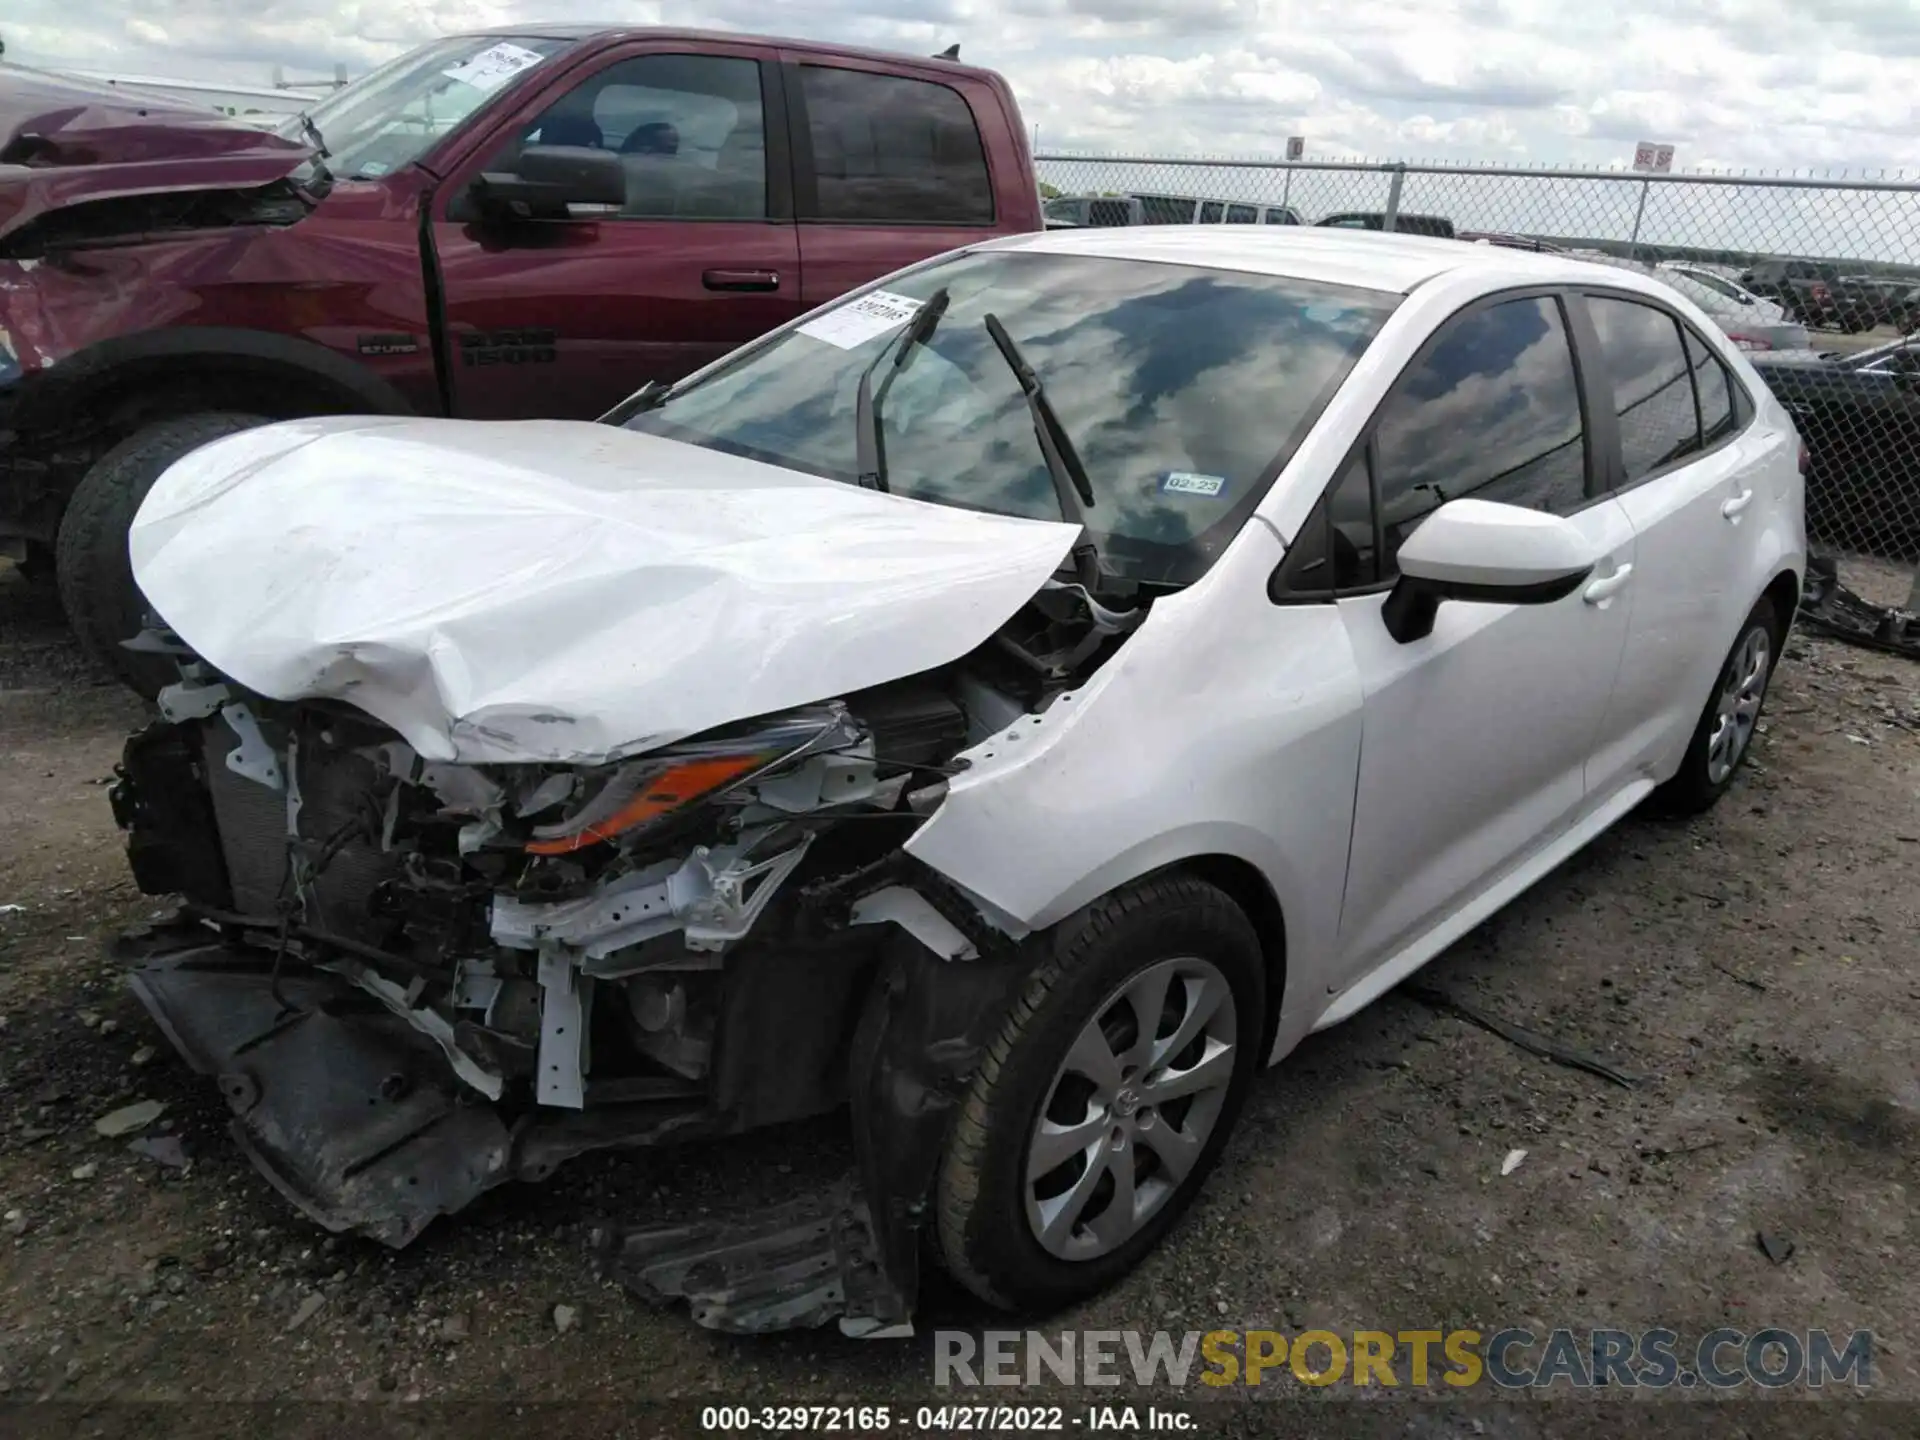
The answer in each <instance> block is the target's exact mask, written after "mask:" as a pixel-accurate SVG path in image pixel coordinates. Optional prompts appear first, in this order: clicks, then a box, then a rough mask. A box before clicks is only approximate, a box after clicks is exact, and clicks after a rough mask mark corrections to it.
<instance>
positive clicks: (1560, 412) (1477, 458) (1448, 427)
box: [1374, 297, 1587, 565]
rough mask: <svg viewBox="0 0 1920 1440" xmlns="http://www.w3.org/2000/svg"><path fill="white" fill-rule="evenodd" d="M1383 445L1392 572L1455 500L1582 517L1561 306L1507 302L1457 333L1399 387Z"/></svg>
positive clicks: (1458, 324)
mask: <svg viewBox="0 0 1920 1440" xmlns="http://www.w3.org/2000/svg"><path fill="white" fill-rule="evenodd" d="M1374 444H1375V447H1376V459H1377V462H1378V466H1379V469H1378V472H1377V474H1376V477H1375V479H1376V485H1377V489H1378V494H1379V504H1380V521H1381V529H1382V543H1383V547H1384V549H1383V553H1382V556H1381V559H1382V562H1383V564H1385V565H1391V563H1392V561H1393V557H1394V556H1395V555H1396V554H1397V553H1398V552H1399V549H1400V545H1401V543H1402V542H1403V541H1405V539H1406V538H1407V536H1408V535H1410V534H1412V533H1413V530H1414V528H1415V527H1416V526H1417V525H1419V523H1420V522H1421V521H1422V520H1424V519H1426V517H1427V516H1428V515H1429V514H1431V513H1432V512H1433V511H1435V510H1437V509H1438V508H1439V507H1440V506H1442V505H1444V504H1445V503H1446V502H1447V501H1449V500H1461V499H1465V498H1467V497H1469V496H1471V497H1473V498H1475V499H1479V500H1494V501H1499V502H1501V503H1503V504H1507V505H1523V506H1525V507H1527V508H1528V509H1531V510H1546V511H1550V512H1552V513H1554V514H1566V513H1568V512H1569V511H1572V510H1576V509H1578V508H1579V507H1580V506H1582V505H1584V504H1585V503H1586V474H1587V460H1586V445H1585V443H1584V427H1583V425H1582V423H1581V416H1580V389H1579V384H1578V382H1577V380H1576V379H1575V375H1574V368H1573V351H1572V347H1571V346H1570V345H1569V344H1568V342H1567V328H1566V322H1565V320H1564V319H1563V318H1562V316H1561V314H1560V306H1559V304H1558V302H1556V301H1554V300H1552V299H1550V298H1547V297H1538V298H1534V299H1527V300H1507V301H1503V302H1501V303H1500V304H1497V305H1490V306H1487V307H1486V308H1485V309H1482V310H1475V311H1472V312H1470V313H1468V314H1466V315H1463V316H1460V317H1458V318H1456V319H1454V320H1451V321H1449V322H1448V323H1447V325H1446V326H1445V328H1444V329H1442V330H1441V332H1440V334H1439V336H1438V337H1437V338H1436V340H1435V342H1434V343H1433V344H1432V345H1431V346H1430V347H1429V348H1428V349H1427V350H1426V351H1425V352H1424V353H1423V354H1422V355H1421V356H1420V358H1419V359H1417V360H1415V361H1414V363H1413V365H1412V366H1411V368H1409V369H1408V371H1407V372H1406V373H1405V374H1404V375H1402V376H1401V377H1400V380H1399V382H1398V383H1397V384H1396V385H1395V386H1394V390H1393V393H1392V394H1391V395H1390V396H1388V398H1387V401H1386V404H1385V405H1384V406H1383V407H1382V409H1381V412H1380V419H1379V423H1378V426H1377V428H1376V430H1375V432H1374Z"/></svg>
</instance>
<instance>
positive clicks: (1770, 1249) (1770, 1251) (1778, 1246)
mask: <svg viewBox="0 0 1920 1440" xmlns="http://www.w3.org/2000/svg"><path fill="white" fill-rule="evenodd" d="M1753 1238H1754V1239H1756V1240H1758V1241H1759V1242H1760V1249H1761V1250H1762V1251H1763V1252H1765V1254H1766V1257H1767V1259H1769V1260H1771V1261H1772V1262H1773V1263H1774V1264H1776V1265H1784V1264H1786V1263H1787V1261H1789V1260H1791V1259H1792V1258H1793V1252H1794V1248H1795V1247H1794V1243H1793V1241H1791V1240H1789V1239H1788V1238H1787V1237H1786V1236H1784V1235H1774V1234H1770V1233H1769V1232H1767V1231H1765V1230H1762V1231H1760V1232H1758V1233H1757V1234H1756V1235H1755V1236H1754V1237H1753Z"/></svg>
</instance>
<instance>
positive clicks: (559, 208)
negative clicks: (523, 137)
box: [473, 145, 627, 220]
mask: <svg viewBox="0 0 1920 1440" xmlns="http://www.w3.org/2000/svg"><path fill="white" fill-rule="evenodd" d="M473 191H474V199H475V201H476V202H477V203H478V204H479V207H480V210H481V213H482V214H486V215H492V216H495V217H498V218H500V219H506V220H566V219H569V218H571V217H570V215H569V211H568V207H569V206H573V205H606V206H611V207H613V208H615V209H618V208H620V207H621V206H623V205H625V204H626V203H627V172H626V168H625V167H624V166H622V165H621V163H620V157H619V156H618V155H615V154H614V153H612V152H611V151H609V150H597V149H595V148H594V147H592V146H590V145H528V146H527V147H525V148H524V149H523V150H521V152H520V158H519V160H518V161H517V162H516V163H515V166H514V169H513V171H512V173H510V174H509V173H500V172H491V173H488V174H484V175H482V176H481V177H480V178H479V179H478V180H477V181H475V182H474V186H473Z"/></svg>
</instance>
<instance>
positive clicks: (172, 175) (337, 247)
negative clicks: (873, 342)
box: [0, 26, 1042, 692]
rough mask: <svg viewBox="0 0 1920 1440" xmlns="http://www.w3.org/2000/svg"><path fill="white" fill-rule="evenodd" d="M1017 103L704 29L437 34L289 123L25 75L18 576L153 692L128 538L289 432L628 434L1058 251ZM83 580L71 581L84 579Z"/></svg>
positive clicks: (16, 80) (2, 193) (9, 90)
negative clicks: (778, 353) (710, 382)
mask: <svg viewBox="0 0 1920 1440" xmlns="http://www.w3.org/2000/svg"><path fill="white" fill-rule="evenodd" d="M1041 224H1042V220H1041V211H1040V197H1039V193H1038V186H1037V183H1036V181H1035V178H1034V173H1033V163H1032V157H1031V155H1030V153H1029V151H1028V148H1027V144H1026V138H1025V132H1024V128H1023V126H1022V123H1021V120H1020V114H1019V110H1018V108H1017V106H1016V105H1015V103H1014V99H1013V95H1012V93H1011V91H1010V89H1009V87H1008V86H1007V84H1006V82H1005V81H1004V80H1002V79H1001V78H1000V77H999V76H997V75H995V74H993V73H991V72H989V71H985V70H981V69H977V68H974V67H971V66H965V65H961V64H958V63H957V62H955V61H952V60H949V59H946V58H944V57H943V58H928V59H921V58H916V57H908V56H901V55H893V54H883V53H879V52H875V51H865V50H852V49H847V48H845V47H838V46H824V45H816V44H809V43H802V42H797V41H787V40H777V39H767V38H759V37H754V36H749V35H739V34H712V33H705V32H699V31H689V30H664V29H632V28H627V29H608V28H590V27H567V26H528V27H509V28H505V29H502V30H500V31H498V32H495V33H488V34H480V35H463V36H455V37H451V38H448V39H443V40H437V41H434V42H432V43H430V44H428V45H426V46H423V47H421V48H420V49H418V50H415V51H413V52H412V53H410V54H408V55H405V56H403V57H402V58H400V59H399V60H396V61H394V62H392V63H391V64H389V65H387V66H385V67H383V68H382V69H380V70H377V71H375V72H374V73H372V74H370V75H368V76H366V77H365V78H364V79H362V80H360V81H358V82H356V83H355V84H353V85H350V86H348V87H346V88H345V89H343V90H341V91H340V92H338V93H337V94H335V95H334V96H331V97H329V98H328V99H327V100H325V101H323V102H322V103H320V104H319V105H317V106H316V107H315V108H314V109H313V110H312V111H311V113H310V114H308V115H305V116H300V117H296V118H295V119H293V120H291V121H289V122H288V123H286V124H285V125H283V126H282V127H281V128H280V129H279V130H278V131H275V132H267V131H264V130H260V129H257V128H254V127H251V126H249V125H246V124H244V123H242V122H239V121H234V120H228V119H226V118H224V117H222V116H219V115H216V114H214V113H211V112H200V111H197V110H191V109H186V108H182V107H179V106H176V105H173V104H170V103H168V102H165V101H163V100H161V99H159V98H157V97H156V98H154V99H152V100H151V101H149V100H147V99H144V98H134V97H131V96H130V95H129V94H127V93H126V92H122V91H110V90H104V89H100V90H96V89H92V88H89V87H85V86H81V85H77V84H75V83H74V82H72V81H68V80H64V79H56V78H55V77H52V76H48V75H44V74H40V73H38V72H35V71H30V70H23V69H20V68H18V67H14V66H7V65H0V554H9V553H10V554H11V555H12V556H13V558H15V559H16V560H19V561H22V562H25V563H26V564H27V565H28V566H29V567H31V568H37V569H47V568H51V569H53V570H54V571H55V573H56V575H57V579H58V582H59V586H60V592H61V599H62V602H63V604H64V606H65V608H66V612H67V615H68V618H69V620H70V622H71V623H72V625H73V628H74V630H75V632H76V633H77V635H78V636H79V638H80V639H81V641H82V642H83V644H85V645H86V646H87V647H88V649H90V650H91V651H92V652H93V653H94V654H95V655H96V656H97V657H98V658H100V659H101V660H102V661H103V662H105V663H106V664H107V665H108V666H109V667H110V668H112V669H113V670H114V671H115V672H116V673H118V674H119V675H120V676H121V677H122V678H123V679H125V680H127V681H128V682H129V683H131V684H133V685H134V686H135V687H136V688H139V689H143V690H147V691H149V692H150V691H151V689H152V688H153V687H154V685H155V684H157V683H158V682H159V678H160V677H161V676H162V675H163V674H167V673H170V672H171V669H172V667H171V665H167V664H162V663H157V660H156V657H153V656H150V655H145V654H142V653H140V652H138V651H135V650H128V649H126V648H125V647H124V644H123V642H125V641H126V640H127V639H128V638H130V637H132V636H135V635H137V634H138V633H139V632H140V631H141V630H142V629H143V628H145V623H146V619H147V616H146V606H145V602H144V601H143V600H142V598H141V597H140V594H139V591H138V589H137V588H136V587H135V586H134V584H133V578H132V574H131V570H130V566H129V563H128V559H127V554H126V529H127V526H128V524H129V523H130V521H131V519H132V517H133V513H134V511H135V510H136V509H137V508H138V505H139V502H140V500H141V498H142V497H143V496H144V494H145V492H146V489H147V487H148V486H149V485H150V484H151V483H152V481H153V480H154V478H156V477H157V476H158V475H159V473H160V472H161V471H162V470H164V469H165V468H166V467H167V466H168V465H169V464H171V463H172V462H173V461H174V460H175V459H178V458H179V457H180V456H181V455H183V454H185V453H186V452H187V451H188V450H190V449H192V448H194V447H195V446H197V445H200V444H203V443H205V442H206V441H207V440H210V439H212V438H215V437H216V436H218V435H221V434H226V433H229V432H231V431H232V430H235V429H239V428H244V427H245V426H248V425H251V424H258V423H260V422H261V421H263V420H273V419H286V418H292V417H295V416H301V415H312V414H324V413H330V412H332V413H338V412H374V413H392V414H422V415H453V416H460V417H465V418H473V419H517V418H535V417H554V418H569V417H571V418H592V417H595V416H598V415H600V414H602V413H604V412H605V411H607V410H608V409H609V408H611V407H612V406H613V405H615V404H616V403H617V402H618V401H620V400H621V399H622V398H623V397H625V396H627V395H628V394H630V393H632V392H633V391H634V390H635V389H637V388H638V387H640V386H641V385H643V384H645V383H646V382H648V381H661V382H672V381H674V380H676V379H679V378H680V377H682V376H684V375H686V374H689V373H690V372H692V371H693V370H696V369H698V368H699V367H700V366H702V365H704V364H706V363H708V362H709V361H712V360H714V359H716V358H717V357H719V356H720V355H722V354H724V353H726V352H727V351H728V350H731V349H733V348H734V347H736V346H738V345H740V344H742V343H744V342H746V341H748V340H751V339H754V338H755V337H757V336H759V335H762V334H764V333H765V332H767V331H768V330H771V329H774V328H776V327H778V326H780V325H782V324H784V323H786V322H787V321H789V320H792V319H794V318H796V317H797V316H799V315H801V314H803V313H804V312H806V311H808V310H810V309H812V308H813V307H814V306H816V305H819V304H822V303H824V302H825V301H827V300H830V299H833V298H835V297H836V296H839V295H841V294H844V293H845V292H847V291H848V290H851V289H854V288H856V287H858V286H860V285H863V284H866V283H869V282H870V281H872V280H873V279H875V278H876V277H878V276H880V275H883V274H886V273H887V272H889V271H891V270H894V269H897V268H898V267H900V266H902V265H905V264H909V263H911V262H913V261H915V260H919V259H922V258H924V257H927V256H930V255H934V254H937V253H939V252H941V251H945V250H949V249H953V248H956V247H958V246H962V245H967V244H971V243H974V242H977V241H979V240H982V239H985V238H988V237H991V236H993V235H997V234H1006V233H1014V232H1021V231H1030V230H1037V229H1040V228H1041ZM49 562H51V564H50V565H49Z"/></svg>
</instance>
